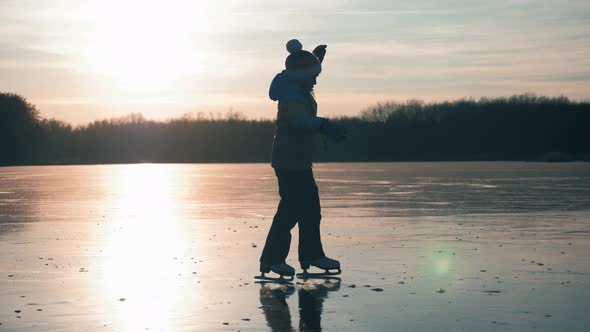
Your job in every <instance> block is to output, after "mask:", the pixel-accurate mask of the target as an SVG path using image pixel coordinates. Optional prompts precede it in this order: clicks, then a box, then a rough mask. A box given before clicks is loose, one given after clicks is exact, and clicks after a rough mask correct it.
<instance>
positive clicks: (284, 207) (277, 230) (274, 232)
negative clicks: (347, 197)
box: [260, 169, 325, 264]
mask: <svg viewBox="0 0 590 332" xmlns="http://www.w3.org/2000/svg"><path fill="white" fill-rule="evenodd" d="M275 174H276V176H277V178H278V180H279V195H280V196H281V201H280V202H279V207H278V209H277V213H276V214H275V216H274V219H273V221H272V226H271V227H270V231H269V232H268V236H267V237H266V243H265V245H264V250H263V251H262V256H261V257H260V262H262V263H266V264H277V263H281V262H284V261H285V259H286V258H287V255H288V254H289V247H290V245H291V229H292V228H293V227H295V224H297V223H298V222H299V260H300V261H309V260H313V259H316V258H322V257H324V256H325V254H324V250H323V249H322V241H321V238H320V220H321V218H322V215H321V214H320V210H321V209H320V197H319V195H318V187H317V185H316V183H315V180H314V178H313V173H312V171H311V170H305V171H292V170H280V169H275Z"/></svg>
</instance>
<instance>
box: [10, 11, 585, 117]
mask: <svg viewBox="0 0 590 332" xmlns="http://www.w3.org/2000/svg"><path fill="white" fill-rule="evenodd" d="M291 38H298V39H299V40H300V41H301V42H302V44H303V47H304V49H307V50H310V51H311V50H312V49H313V48H314V47H315V46H316V45H318V44H327V45H328V53H327V55H326V59H325V61H324V66H323V72H322V74H321V75H320V77H319V79H318V86H317V88H316V91H317V99H318V102H319V112H320V114H323V115H327V116H333V115H355V114H358V113H359V111H360V110H361V109H362V108H363V107H366V106H368V105H370V104H372V103H375V102H378V101H384V100H390V99H397V100H405V99H408V98H421V99H424V100H427V101H430V100H443V99H452V98H458V97H464V96H472V97H480V96H501V95H511V94H515V93H523V92H536V93H538V94H545V95H561V94H563V95H566V96H569V97H571V98H573V99H578V100H588V99H590V56H589V54H590V2H589V1H588V0H581V1H549V0H543V1H527V0H511V1H508V0H497V1H467V0H457V1H434V0H433V1H396V0H372V1H371V0H346V1H288V2H287V1H276V0H272V1H258V0H248V1H221V0H220V1H171V0H169V1H164V0H161V1H149V0H144V1H132V0H127V1H125V0H102V1H82V0H61V1H57V0H56V1H39V0H36V1H32V0H0V91H1V92H14V93H18V94H20V95H22V96H24V97H26V98H27V99H28V100H29V101H31V102H32V103H34V104H36V105H37V106H38V108H39V110H40V111H41V114H42V115H43V116H44V117H52V118H57V119H60V120H65V121H67V122H71V123H75V124H80V123H85V122H88V121H92V120H95V119H102V118H110V117H115V116H121V115H124V114H128V113H130V112H141V113H143V114H144V115H145V116H146V117H148V118H154V119H164V118H170V117H176V116H179V115H181V114H184V113H188V112H192V113H197V112H204V113H209V112H216V113H217V112H219V113H224V112H226V111H227V110H228V109H229V108H233V109H234V110H237V111H242V112H243V113H245V114H246V115H248V116H249V117H251V118H272V117H274V115H275V112H276V107H275V105H274V103H273V102H272V101H270V100H269V99H268V86H269V83H270V81H271V80H272V78H273V77H274V75H275V74H276V73H278V72H280V71H281V70H282V69H283V67H284V61H285V58H286V56H287V55H288V53H287V51H286V50H285V43H286V42H287V41H288V40H289V39H291Z"/></svg>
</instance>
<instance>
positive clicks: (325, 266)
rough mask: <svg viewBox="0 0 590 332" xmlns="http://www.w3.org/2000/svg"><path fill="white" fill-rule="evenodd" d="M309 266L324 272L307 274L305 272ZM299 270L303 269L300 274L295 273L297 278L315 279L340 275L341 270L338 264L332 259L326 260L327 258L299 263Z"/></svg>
mask: <svg viewBox="0 0 590 332" xmlns="http://www.w3.org/2000/svg"><path fill="white" fill-rule="evenodd" d="M310 266H315V267H317V268H320V269H322V270H324V272H311V273H310V272H307V270H308V269H309V268H310ZM301 268H302V269H303V272H302V273H297V277H299V278H303V279H305V278H316V277H329V276H335V275H338V274H340V273H342V270H340V262H339V261H337V260H335V259H332V258H328V257H322V258H318V259H314V260H312V261H301ZM330 270H336V271H330Z"/></svg>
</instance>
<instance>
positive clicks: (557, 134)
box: [0, 93, 590, 165]
mask: <svg viewBox="0 0 590 332" xmlns="http://www.w3.org/2000/svg"><path fill="white" fill-rule="evenodd" d="M332 120H333V121H336V122H338V123H340V124H341V125H343V126H345V127H346V128H347V129H348V133H349V137H348V139H347V140H346V141H344V142H340V143H332V142H329V141H328V142H327V143H326V142H323V140H322V139H321V138H320V137H318V144H317V151H316V154H315V157H316V158H315V159H316V160H317V161H324V162H330V161H427V160H433V161H434V160H551V161H561V160H590V144H589V143H590V130H589V129H590V128H589V124H590V102H581V101H572V100H570V99H568V98H567V97H545V96H537V95H534V94H521V95H514V96H511V97H499V98H480V99H473V98H464V99H459V100H455V101H445V102H431V103H425V102H423V101H420V100H408V101H404V102H396V101H388V102H383V103H377V104H375V105H372V106H370V107H367V108H365V109H363V110H361V112H360V114H359V115H358V116H354V117H339V118H333V119H332ZM274 129H275V123H274V121H272V120H252V119H248V118H247V117H245V116H244V115H243V114H241V113H239V112H234V111H230V112H228V113H227V114H225V116H221V117H213V116H205V115H203V114H202V113H199V114H197V115H191V114H187V115H184V116H181V117H178V118H174V119H170V120H166V121H153V120H148V119H146V118H144V117H143V116H142V115H141V114H137V113H132V114H129V115H126V116H124V117H120V118H113V119H107V120H97V121H94V122H91V123H88V124H85V125H80V126H72V125H70V124H68V123H66V122H63V121H58V120H55V119H45V118H42V117H41V116H40V113H39V111H38V109H37V108H36V107H35V105H33V104H31V103H29V102H28V101H27V100H26V99H25V98H24V97H22V96H20V95H17V94H12V93H0V165H27V164H87V163H135V162H171V163H190V162H269V161H270V151H271V146H272V138H273V135H274Z"/></svg>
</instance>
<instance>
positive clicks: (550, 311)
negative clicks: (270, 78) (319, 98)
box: [0, 162, 590, 331]
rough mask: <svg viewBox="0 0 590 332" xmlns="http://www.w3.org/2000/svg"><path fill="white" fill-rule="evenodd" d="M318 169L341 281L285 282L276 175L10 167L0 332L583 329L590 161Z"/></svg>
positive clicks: (244, 168) (0, 248)
mask: <svg viewBox="0 0 590 332" xmlns="http://www.w3.org/2000/svg"><path fill="white" fill-rule="evenodd" d="M314 173H315V177H316V182H317V183H318V186H319V189H320V197H321V202H322V215H323V220H322V234H323V241H324V247H325V249H326V252H327V254H328V255H329V256H333V257H335V258H337V259H339V260H340V261H341V262H342V265H343V274H342V275H341V281H336V280H334V281H332V282H330V283H323V282H319V281H316V282H306V283H302V284H294V285H293V286H292V287H286V286H280V285H276V284H274V285H273V284H270V285H268V284H267V285H260V284H256V283H254V282H253V281H254V279H253V278H252V276H254V275H256V274H257V273H258V258H259V255H260V252H261V250H262V246H263V244H264V239H265V236H266V232H267V231H268V227H269V226H270V222H271V220H272V216H273V215H274V212H275V209H276V206H277V204H278V199H279V197H278V188H277V183H276V178H275V176H274V173H273V171H272V168H271V167H270V166H269V165H267V164H134V165H88V166H33V167H3V168H0V305H1V310H0V323H1V325H0V331H51V330H56V331H80V330H86V331H140V330H141V331H146V330H149V331H195V330H203V331H214V330H220V331H225V330H227V331H238V330H240V331H260V330H269V331H270V330H274V331H284V330H287V331H289V330H306V329H307V330H313V329H314V328H315V329H318V328H319V327H321V328H323V330H325V331H347V330H350V331H354V330H372V331H391V330H400V331H496V330H503V331H523V330H534V331H557V330H567V331H587V330H590V317H589V316H588V315H587V309H586V308H587V307H588V306H590V258H589V257H588V254H587V253H588V252H590V251H589V250H590V164H588V163H525V162H478V163H467V162H465V163H463V162H448V163H337V164H318V165H316V166H315V168H314ZM294 233H296V229H295V230H294ZM294 239H296V237H294ZM296 245H297V241H296V240H294V241H293V248H292V250H291V254H290V256H289V262H290V263H291V264H292V265H294V266H295V267H298V264H297V257H296V250H294V249H295V248H296ZM378 289H382V291H379V290H378ZM437 290H438V292H437Z"/></svg>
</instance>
